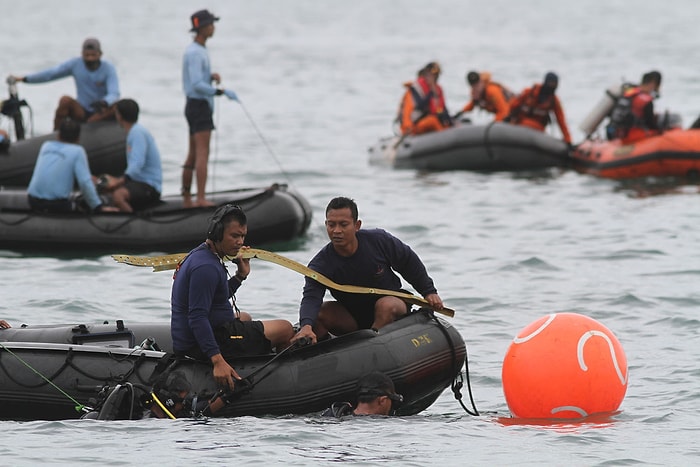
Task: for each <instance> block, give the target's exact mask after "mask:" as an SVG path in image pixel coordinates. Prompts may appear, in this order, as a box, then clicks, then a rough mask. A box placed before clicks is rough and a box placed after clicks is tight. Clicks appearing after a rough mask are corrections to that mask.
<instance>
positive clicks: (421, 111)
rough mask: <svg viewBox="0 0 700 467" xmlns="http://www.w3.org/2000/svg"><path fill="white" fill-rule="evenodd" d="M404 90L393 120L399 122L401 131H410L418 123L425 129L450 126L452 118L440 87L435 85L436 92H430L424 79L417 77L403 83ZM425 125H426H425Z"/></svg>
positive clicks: (430, 129)
mask: <svg viewBox="0 0 700 467" xmlns="http://www.w3.org/2000/svg"><path fill="white" fill-rule="evenodd" d="M404 86H405V87H406V92H405V93H404V95H403V97H402V98H401V104H400V105H399V111H398V113H397V115H396V119H395V121H396V122H398V123H399V125H400V128H401V133H402V134H406V133H408V132H412V133H414V134H418V133H417V132H416V131H415V129H416V128H417V126H418V125H419V124H420V123H421V121H423V120H427V121H426V123H423V124H422V125H420V127H421V129H424V130H425V131H421V132H426V131H438V130H442V129H444V128H447V127H449V126H452V119H451V117H450V114H449V112H448V111H447V108H446V106H445V97H444V95H443V92H442V87H441V86H439V85H436V88H437V93H434V92H432V91H431V90H430V89H429V87H428V84H427V83H426V82H425V79H423V78H418V79H417V80H416V81H415V82H414V83H405V84H404ZM426 125H427V126H426Z"/></svg>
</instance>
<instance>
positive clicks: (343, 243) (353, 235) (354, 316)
mask: <svg viewBox="0 0 700 467" xmlns="http://www.w3.org/2000/svg"><path fill="white" fill-rule="evenodd" d="M361 225H362V221H361V220H359V219H358V211H357V204H355V201H353V200H352V199H350V198H345V197H338V198H334V199H332V200H331V201H330V203H328V206H327V207H326V232H327V233H328V237H329V238H330V240H331V241H330V243H328V244H327V245H326V246H325V247H324V248H323V249H322V250H321V251H319V252H318V253H317V254H316V256H314V258H313V259H312V260H311V262H310V263H309V268H311V269H313V270H314V271H316V272H319V273H321V274H323V275H324V276H326V277H328V278H329V279H331V280H332V281H334V282H337V283H339V284H344V285H356V286H363V287H370V288H377V289H386V290H393V291H397V292H399V291H402V290H401V279H400V278H399V277H398V276H397V275H396V273H395V272H394V270H395V271H396V272H398V273H399V274H401V276H402V277H404V278H405V279H406V280H407V281H408V282H409V283H410V284H411V285H412V286H413V287H414V288H415V289H416V290H417V291H418V292H419V293H420V294H421V295H423V297H424V298H425V299H426V300H427V301H428V303H429V304H430V306H431V307H432V308H433V309H435V310H441V309H442V308H443V304H442V299H441V298H440V296H439V295H438V293H437V290H436V289H435V286H434V285H433V280H432V279H431V278H430V276H428V273H427V271H426V269H425V265H423V262H422V261H421V260H420V258H419V257H418V255H417V254H416V253H415V252H414V251H413V250H412V249H411V248H410V247H409V246H408V245H406V244H405V243H403V242H402V241H401V240H399V239H398V238H396V237H394V236H393V235H391V234H390V233H388V232H386V231H385V230H382V229H365V230H360V227H361ZM330 292H331V295H333V297H334V298H335V299H336V301H326V302H324V301H323V298H324V296H325V293H326V287H325V286H324V285H323V284H321V283H320V282H317V281H315V280H313V279H311V278H309V277H307V278H306V282H305V285H304V293H303V298H302V300H301V306H300V308H299V325H300V326H301V329H300V330H299V332H298V333H297V335H296V336H295V337H294V339H293V340H294V341H296V340H299V339H302V338H306V337H308V338H310V339H311V341H312V342H314V343H315V342H316V341H317V339H324V338H325V337H327V335H328V333H329V332H330V333H332V334H334V335H342V334H347V333H349V332H353V331H356V330H358V329H370V328H372V329H375V330H378V329H380V328H382V327H383V326H385V325H387V324H389V323H391V322H392V321H395V320H396V319H397V318H399V317H401V316H403V315H405V314H407V313H408V311H409V308H410V305H408V304H407V303H406V302H404V301H403V300H401V299H400V298H398V297H393V296H379V295H375V294H353V293H345V292H340V291H337V290H330Z"/></svg>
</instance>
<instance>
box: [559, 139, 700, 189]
mask: <svg viewBox="0 0 700 467" xmlns="http://www.w3.org/2000/svg"><path fill="white" fill-rule="evenodd" d="M571 157H572V167H573V168H574V169H576V170H578V171H579V172H585V173H589V174H593V175H598V176H600V177H606V178H615V179H622V178H638V177H697V176H698V175H700V129H688V130H683V129H672V130H667V131H665V132H664V133H663V134H661V135H658V136H651V137H649V138H647V139H644V140H641V141H637V142H635V143H632V144H622V142H621V141H620V140H613V141H605V140H586V141H584V142H583V143H581V144H579V145H578V147H577V148H576V150H575V151H574V152H573V153H572V154H571Z"/></svg>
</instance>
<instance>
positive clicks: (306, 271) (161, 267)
mask: <svg viewBox="0 0 700 467" xmlns="http://www.w3.org/2000/svg"><path fill="white" fill-rule="evenodd" d="M186 256H187V253H177V254H173V255H163V256H133V255H112V258H114V260H115V261H116V262H118V263H124V264H129V265H131V266H145V267H152V268H153V272H158V271H167V270H170V269H175V268H176V267H177V265H178V264H179V263H180V261H182V260H183V259H184V258H185V257H186ZM238 256H239V257H240V258H258V259H262V260H263V261H269V262H271V263H275V264H279V265H280V266H283V267H285V268H288V269H291V270H292V271H295V272H298V273H299V274H302V275H304V276H306V277H309V278H311V279H313V280H315V281H316V282H319V283H321V284H323V285H325V286H326V287H328V288H331V289H333V290H338V291H340V292H347V293H359V294H374V295H388V296H392V297H398V298H400V299H401V300H403V301H405V302H407V303H411V304H413V305H417V306H422V307H427V308H432V306H431V305H430V303H428V301H427V300H426V299H424V298H422V297H418V296H416V295H412V294H409V293H404V292H396V291H394V290H385V289H375V288H370V287H360V286H356V285H342V284H336V283H335V282H333V281H332V280H330V279H329V278H327V277H326V276H324V275H323V274H321V273H318V272H316V271H314V270H313V269H310V268H308V267H306V266H304V265H303V264H301V263H298V262H296V261H294V260H293V259H290V258H287V257H285V256H282V255H278V254H277V253H272V252H270V251H266V250H258V249H255V248H250V249H246V250H242V251H241V252H240V253H239V255H238ZM224 259H226V260H231V259H233V257H226V258H224ZM435 311H437V312H438V313H442V314H443V315H445V316H449V317H453V316H454V315H455V312H454V310H453V309H451V308H447V307H444V308H443V309H442V310H435Z"/></svg>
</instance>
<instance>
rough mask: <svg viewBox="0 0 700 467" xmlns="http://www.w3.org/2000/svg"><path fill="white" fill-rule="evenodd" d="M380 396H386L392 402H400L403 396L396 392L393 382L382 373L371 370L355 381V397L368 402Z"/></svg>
mask: <svg viewBox="0 0 700 467" xmlns="http://www.w3.org/2000/svg"><path fill="white" fill-rule="evenodd" d="M380 396H388V397H389V398H390V399H391V400H392V401H394V402H402V401H403V396H402V395H401V394H396V390H395V389H394V382H393V381H392V380H391V378H389V377H388V376H387V375H385V374H384V373H380V372H378V371H373V372H372V373H369V374H368V375H365V376H363V377H362V378H360V380H359V381H358V382H357V398H358V400H360V401H362V402H369V401H371V400H374V399H376V398H377V397H380Z"/></svg>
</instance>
